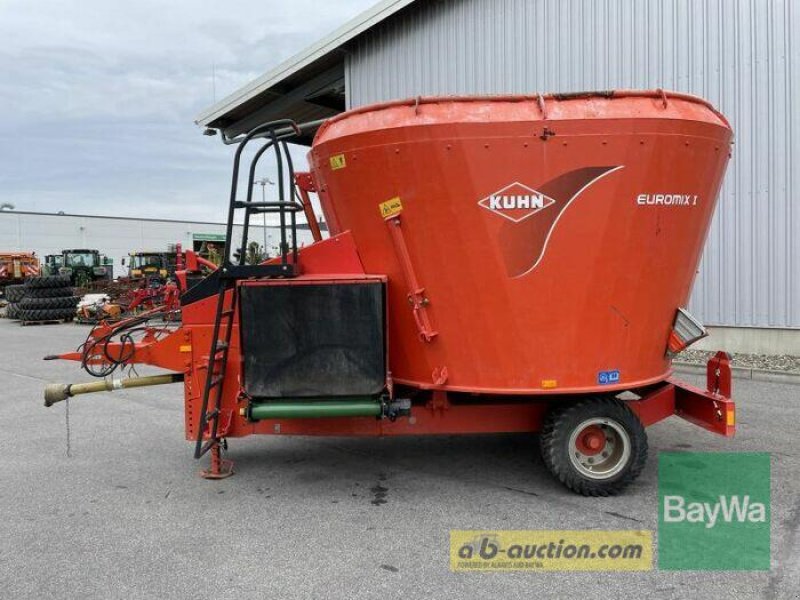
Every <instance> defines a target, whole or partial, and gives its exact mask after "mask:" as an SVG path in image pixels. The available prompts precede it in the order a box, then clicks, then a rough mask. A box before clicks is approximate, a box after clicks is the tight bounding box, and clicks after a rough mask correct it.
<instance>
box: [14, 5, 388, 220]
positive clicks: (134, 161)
mask: <svg viewBox="0 0 800 600" xmlns="http://www.w3.org/2000/svg"><path fill="white" fill-rule="evenodd" d="M373 1H374V0H337V2H319V1H318V0H294V1H292V2H284V1H280V0H272V1H268V2H264V1H255V0H244V1H235V2H218V1H216V2H210V1H203V2H196V1H190V0H174V1H172V2H155V1H153V0H139V1H138V2H129V3H113V2H107V1H106V0H82V2H79V3H65V2H61V1H56V0H37V1H36V2H30V1H29V0H5V1H3V2H0V37H1V39H3V48H4V51H3V53H2V54H0V72H2V73H3V77H2V78H0V106H2V108H3V111H2V114H1V115H0V140H2V142H0V143H2V159H3V160H2V166H0V202H5V201H8V202H12V203H14V204H15V205H16V207H17V210H35V211H43V212H56V211H59V210H63V211H65V212H72V213H92V214H119V215H125V216H144V217H151V218H152V217H164V218H175V217H176V216H178V215H180V216H182V217H186V218H195V219H202V220H221V219H223V218H224V215H225V207H226V202H227V196H228V186H229V185H230V182H229V177H230V175H229V172H230V166H231V165H230V162H231V159H232V148H230V147H228V146H224V145H223V144H221V143H220V142H219V140H218V138H207V137H203V136H202V135H201V132H200V130H199V129H198V128H197V127H196V126H195V125H194V123H193V118H194V117H195V116H196V115H197V113H198V112H199V111H200V110H201V109H203V108H205V107H206V106H208V105H210V104H212V103H213V102H214V100H215V99H217V100H218V99H220V98H222V97H224V96H225V95H227V94H229V93H231V92H233V91H234V90H235V89H237V88H238V87H240V86H241V85H244V84H245V83H247V82H248V81H250V80H252V79H253V78H255V77H258V76H260V75H261V74H263V73H264V72H266V71H267V70H269V69H270V68H272V67H274V66H275V65H277V64H278V63H280V62H282V61H283V60H285V59H286V58H288V57H289V56H291V55H293V54H295V53H296V52H299V51H300V50H302V49H303V48H305V47H306V46H308V45H310V44H312V43H314V42H315V41H317V40H318V39H320V38H321V37H322V36H324V35H325V34H327V33H328V32H330V31H332V30H333V29H335V28H336V27H338V26H339V25H341V24H342V23H344V22H345V21H346V20H348V19H350V18H352V17H353V16H355V15H356V14H358V13H359V12H360V11H362V10H365V9H366V8H368V7H369V6H370V5H372V4H373ZM212 66H213V71H214V72H215V78H214V80H213V81H212ZM303 154H304V151H297V152H296V153H295V155H296V156H297V157H298V159H299V160H301V159H302V156H303ZM266 166H267V167H268V166H269V163H267V165H266Z"/></svg>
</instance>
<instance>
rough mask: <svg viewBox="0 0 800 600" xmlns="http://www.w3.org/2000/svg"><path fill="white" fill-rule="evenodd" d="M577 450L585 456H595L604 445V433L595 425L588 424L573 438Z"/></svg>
mask: <svg viewBox="0 0 800 600" xmlns="http://www.w3.org/2000/svg"><path fill="white" fill-rule="evenodd" d="M575 445H576V447H577V449H578V452H580V453H581V454H584V455H586V456H595V455H597V454H600V453H601V452H602V451H603V448H605V446H606V434H605V433H603V430H602V429H601V428H600V427H599V426H597V425H589V427H587V428H586V429H584V430H583V431H581V432H580V433H579V434H578V438H577V439H576V440H575Z"/></svg>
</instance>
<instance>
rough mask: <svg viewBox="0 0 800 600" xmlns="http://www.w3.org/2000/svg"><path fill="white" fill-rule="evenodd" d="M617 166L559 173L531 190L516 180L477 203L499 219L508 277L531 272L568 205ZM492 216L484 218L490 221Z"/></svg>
mask: <svg viewBox="0 0 800 600" xmlns="http://www.w3.org/2000/svg"><path fill="white" fill-rule="evenodd" d="M621 168H622V167H621V166H608V167H583V168H580V169H575V170H573V171H567V172H566V173H562V174H561V175H558V176H557V177H554V178H553V179H550V180H548V181H545V182H544V183H542V184H541V185H537V186H536V187H535V188H533V187H529V186H528V185H525V184H523V183H520V182H519V181H515V182H514V183H512V184H510V185H506V186H505V187H502V188H500V189H499V190H497V191H496V192H492V193H491V194H489V195H488V196H486V197H484V198H482V199H480V200H478V205H479V206H481V207H482V208H485V209H486V210H487V211H488V212H491V213H492V215H494V216H497V217H501V218H499V219H497V221H498V222H499V223H500V230H499V233H498V242H499V245H500V249H501V251H502V253H503V259H504V262H505V266H506V272H507V273H508V275H509V277H522V276H523V275H527V274H528V273H530V272H531V271H533V270H534V269H535V268H536V267H537V266H538V265H539V263H540V262H541V260H542V257H543V256H544V253H545V250H546V249H547V244H548V242H549V241H550V236H551V235H552V233H553V231H554V230H555V228H556V225H558V222H559V220H560V219H561V217H562V215H563V214H564V213H565V212H566V210H567V209H568V208H569V207H570V205H571V204H572V203H573V202H575V200H577V198H578V197H579V196H580V195H581V194H583V192H584V191H586V190H587V189H588V188H589V187H590V186H592V185H594V184H595V183H596V182H597V181H599V180H600V179H602V178H603V177H605V176H606V175H609V174H611V173H613V172H614V171H617V170H619V169H621ZM494 216H487V218H488V219H494Z"/></svg>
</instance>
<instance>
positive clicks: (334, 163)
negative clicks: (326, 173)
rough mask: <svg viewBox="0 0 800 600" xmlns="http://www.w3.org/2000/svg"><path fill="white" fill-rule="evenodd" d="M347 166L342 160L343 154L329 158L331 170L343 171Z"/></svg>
mask: <svg viewBox="0 0 800 600" xmlns="http://www.w3.org/2000/svg"><path fill="white" fill-rule="evenodd" d="M346 166H347V161H346V160H345V159H344V154H337V155H335V156H331V169H332V170H334V171H336V170H337V169H344V168H345V167H346Z"/></svg>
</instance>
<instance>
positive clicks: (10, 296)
mask: <svg viewBox="0 0 800 600" xmlns="http://www.w3.org/2000/svg"><path fill="white" fill-rule="evenodd" d="M3 293H4V294H5V297H6V300H8V301H9V302H19V301H20V300H22V298H24V297H25V286H24V285H7V286H6V289H5V291H4V292H3Z"/></svg>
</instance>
